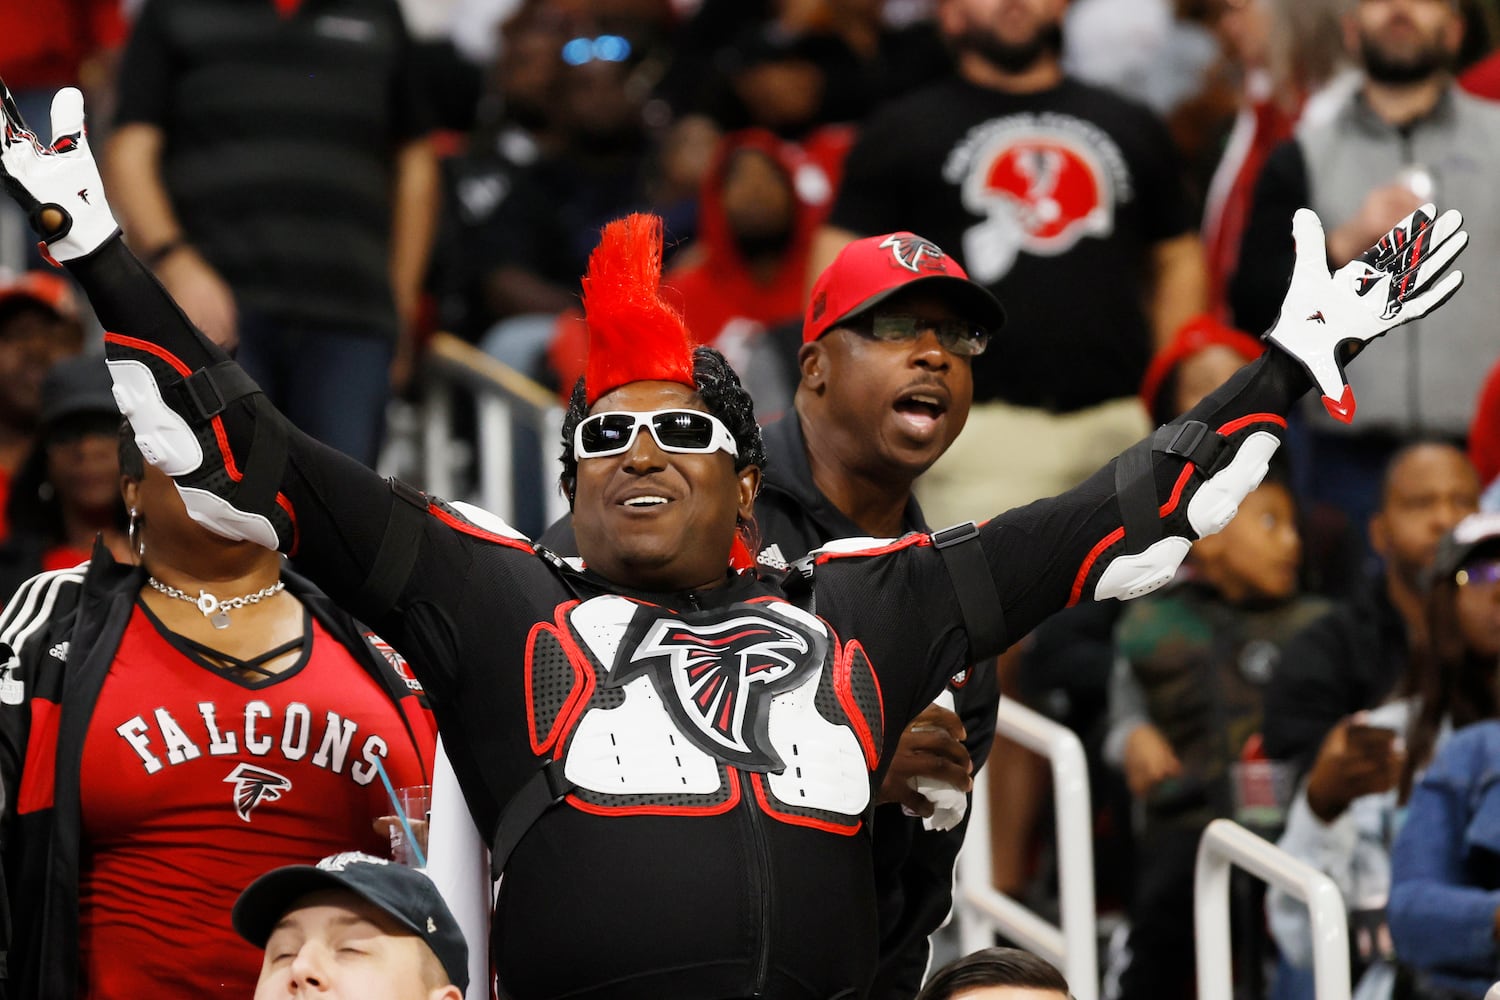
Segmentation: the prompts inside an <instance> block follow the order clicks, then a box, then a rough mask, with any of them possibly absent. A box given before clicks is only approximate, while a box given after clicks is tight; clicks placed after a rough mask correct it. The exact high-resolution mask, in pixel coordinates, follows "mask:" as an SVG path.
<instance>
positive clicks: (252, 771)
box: [224, 764, 292, 823]
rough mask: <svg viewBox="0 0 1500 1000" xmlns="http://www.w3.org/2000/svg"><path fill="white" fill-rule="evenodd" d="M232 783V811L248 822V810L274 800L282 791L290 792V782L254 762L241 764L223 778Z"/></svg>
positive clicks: (279, 796)
mask: <svg viewBox="0 0 1500 1000" xmlns="http://www.w3.org/2000/svg"><path fill="white" fill-rule="evenodd" d="M224 780H225V781H226V782H229V783H230V784H232V785H234V811H235V812H236V813H237V814H239V817H240V819H242V820H244V821H245V822H246V823H248V822H250V810H252V809H254V808H255V807H256V806H258V805H260V804H261V803H262V802H275V801H276V800H277V799H279V798H281V793H282V792H290V791H291V790H292V783H291V782H290V781H289V780H287V779H286V778H285V777H283V776H282V775H279V774H277V773H276V772H275V771H267V770H266V769H265V768H263V767H256V766H255V765H254V764H241V765H240V766H238V767H236V768H235V769H234V770H233V771H230V772H229V774H228V775H227V776H226V777H225V778H224Z"/></svg>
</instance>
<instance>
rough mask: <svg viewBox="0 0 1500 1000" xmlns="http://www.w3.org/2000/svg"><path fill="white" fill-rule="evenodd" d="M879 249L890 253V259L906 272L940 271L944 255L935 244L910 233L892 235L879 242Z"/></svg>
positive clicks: (943, 266)
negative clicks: (887, 250)
mask: <svg viewBox="0 0 1500 1000" xmlns="http://www.w3.org/2000/svg"><path fill="white" fill-rule="evenodd" d="M880 249H882V250H886V249H889V250H890V251H891V257H892V258H893V259H894V260H895V261H896V263H897V264H899V265H901V266H902V267H904V268H906V269H907V270H908V271H920V270H922V269H924V268H925V269H926V270H929V271H942V270H945V269H946V267H945V265H944V264H943V258H944V257H945V256H946V254H944V253H943V251H942V249H941V248H940V247H939V246H938V245H937V244H936V243H930V242H928V241H927V240H924V239H922V237H920V236H913V235H912V234H911V233H894V234H892V235H890V236H887V237H886V238H885V239H883V240H881V241H880Z"/></svg>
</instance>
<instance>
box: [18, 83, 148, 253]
mask: <svg viewBox="0 0 1500 1000" xmlns="http://www.w3.org/2000/svg"><path fill="white" fill-rule="evenodd" d="M0 107H3V115H4V127H3V129H0V181H3V182H4V184H5V190H6V191H8V192H9V193H10V196H11V197H12V198H14V199H15V200H16V202H17V203H18V204H20V206H21V208H22V209H24V210H25V212H26V215H27V218H29V219H30V220H31V227H32V228H33V229H35V230H36V231H37V233H38V234H39V235H40V236H41V237H42V242H43V247H42V249H43V253H44V254H45V255H46V256H48V257H49V258H51V259H52V261H53V262H54V263H57V262H59V261H67V260H75V259H77V258H79V257H86V256H88V255H89V254H91V253H93V252H94V251H95V250H97V249H99V248H100V247H101V246H103V245H104V243H105V242H106V241H107V240H109V238H110V237H112V236H114V235H115V233H117V232H119V231H120V227H119V225H118V224H117V223H116V222H115V217H114V215H113V214H111V213H110V210H109V202H108V201H106V200H105V197H104V182H103V181H101V180H100V179H99V167H98V164H96V163H95V162H94V154H93V153H91V152H90V151H89V140H88V133H87V131H86V130H85V128H84V124H83V94H82V93H81V92H80V91H79V90H78V88H76V87H67V88H64V89H63V90H59V91H58V92H57V94H56V96H54V97H53V98H52V141H51V143H50V144H49V143H44V142H43V141H42V140H41V139H39V138H38V137H37V135H36V133H35V132H33V131H32V130H31V129H30V128H28V127H27V125H26V122H25V121H24V120H23V119H22V118H21V112H20V109H19V108H17V107H16V102H15V100H14V99H13V98H12V97H11V96H10V91H9V90H8V89H6V87H5V84H4V83H3V82H0Z"/></svg>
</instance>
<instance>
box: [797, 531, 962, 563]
mask: <svg viewBox="0 0 1500 1000" xmlns="http://www.w3.org/2000/svg"><path fill="white" fill-rule="evenodd" d="M931 544H932V536H931V535H903V536H902V537H900V538H897V539H894V540H892V541H890V542H887V543H886V544H885V545H877V546H875V547H874V548H868V549H853V550H851V551H848V552H819V553H818V556H817V558H816V559H814V560H813V563H814V565H817V566H821V565H823V564H824V563H826V562H828V561H829V560H830V559H845V558H848V557H849V556H883V555H886V554H887V553H890V552H898V551H900V550H901V549H905V548H909V547H911V546H913V545H931Z"/></svg>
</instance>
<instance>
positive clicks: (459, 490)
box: [417, 333, 567, 531]
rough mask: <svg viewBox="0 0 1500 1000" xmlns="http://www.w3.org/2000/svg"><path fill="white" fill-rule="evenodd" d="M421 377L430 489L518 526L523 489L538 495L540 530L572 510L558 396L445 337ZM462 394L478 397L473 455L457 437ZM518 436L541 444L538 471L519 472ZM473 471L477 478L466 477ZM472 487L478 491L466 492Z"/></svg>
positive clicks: (424, 467)
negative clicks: (564, 480) (564, 487)
mask: <svg viewBox="0 0 1500 1000" xmlns="http://www.w3.org/2000/svg"><path fill="white" fill-rule="evenodd" d="M422 378H423V394H422V406H421V410H420V415H419V419H420V428H419V429H418V432H417V433H418V440H419V442H420V443H419V445H418V448H419V452H420V454H419V456H418V464H419V466H420V469H419V471H418V473H417V475H418V476H419V478H420V485H421V486H422V488H423V489H425V490H426V491H427V492H428V493H431V494H433V495H435V496H441V497H445V498H448V499H454V500H462V499H467V500H471V501H472V502H474V503H475V504H477V505H479V506H480V507H483V508H484V509H485V510H487V511H490V512H491V513H494V514H498V515H499V516H500V517H502V518H504V519H505V520H506V521H508V522H511V523H515V517H516V507H517V497H518V491H520V490H529V491H532V496H534V497H536V498H538V499H539V501H540V503H541V506H542V513H543V524H542V525H541V526H539V527H537V529H536V530H538V531H540V528H542V527H546V526H547V525H549V524H551V523H552V522H553V521H555V520H557V519H558V518H559V517H561V516H562V515H563V514H564V513H566V512H567V503H566V501H565V500H564V499H563V498H562V496H561V495H560V493H559V492H558V489H557V477H558V474H559V473H560V472H561V471H562V470H561V463H560V462H559V461H558V459H557V450H558V449H557V440H558V435H559V434H560V433H561V431H562V418H563V409H562V407H561V406H560V405H559V404H558V401H557V399H556V398H555V397H554V396H553V395H552V393H550V392H548V391H547V390H546V389H545V388H543V387H542V386H540V385H538V384H537V383H535V382H533V381H531V380H530V379H528V378H526V377H525V376H524V375H521V374H520V373H519V372H517V371H515V370H514V369H513V368H510V367H508V366H506V365H504V364H502V363H501V362H499V361H496V360H495V359H494V358H492V357H490V356H489V355H488V354H485V353H484V352H483V351H481V350H479V349H478V348H476V347H474V346H472V345H470V344H468V343H466V342H464V341H462V340H460V339H458V338H457V337H454V336H452V335H451V334H446V333H439V334H436V335H434V336H433V338H432V340H431V341H430V342H429V343H428V346H427V349H426V351H425V353H424V356H423V361H422ZM460 391H462V392H465V393H468V394H470V395H472V396H473V398H474V409H475V441H474V449H473V452H472V453H471V452H470V451H469V450H468V449H467V448H465V447H462V446H459V445H456V444H455V442H454V440H453V413H454V405H453V404H454V401H455V394H456V393H457V392H460ZM517 432H523V433H529V434H530V435H532V437H533V438H534V439H535V441H536V443H537V456H538V461H537V462H536V463H535V465H534V466H528V467H526V468H517V467H516V463H515V455H514V447H513V443H514V441H515V440H516V438H515V436H514V435H515V434H516V433H517ZM470 465H472V470H470V469H469V468H468V467H469V466H470ZM466 472H471V474H470V475H467V476H466V475H465V473H466ZM466 482H467V483H469V484H471V485H472V490H470V489H466V488H465V485H464V484H465V483H466Z"/></svg>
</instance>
